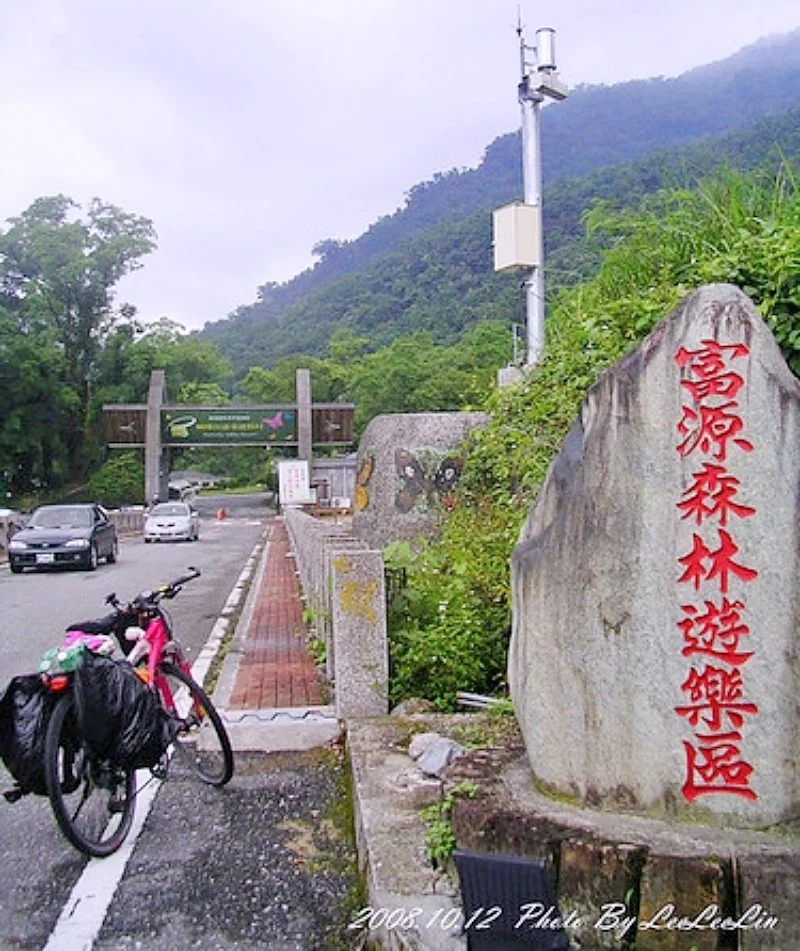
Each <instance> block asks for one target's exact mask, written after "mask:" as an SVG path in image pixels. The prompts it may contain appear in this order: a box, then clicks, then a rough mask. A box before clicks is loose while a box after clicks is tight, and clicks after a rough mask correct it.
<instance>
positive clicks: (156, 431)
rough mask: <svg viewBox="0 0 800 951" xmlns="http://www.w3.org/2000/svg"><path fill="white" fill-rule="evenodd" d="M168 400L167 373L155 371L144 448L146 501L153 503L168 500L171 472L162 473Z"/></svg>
mask: <svg viewBox="0 0 800 951" xmlns="http://www.w3.org/2000/svg"><path fill="white" fill-rule="evenodd" d="M165 398H166V383H165V371H164V370H153V371H152V373H151V374H150V387H149V389H148V391H147V421H146V424H145V447H144V499H145V502H146V503H149V502H151V501H152V500H153V499H154V498H156V496H158V497H159V498H161V497H162V493H163V498H164V499H165V500H166V491H167V490H168V482H169V472H167V473H166V474H164V473H163V472H162V446H161V407H162V406H163V404H164V400H165Z"/></svg>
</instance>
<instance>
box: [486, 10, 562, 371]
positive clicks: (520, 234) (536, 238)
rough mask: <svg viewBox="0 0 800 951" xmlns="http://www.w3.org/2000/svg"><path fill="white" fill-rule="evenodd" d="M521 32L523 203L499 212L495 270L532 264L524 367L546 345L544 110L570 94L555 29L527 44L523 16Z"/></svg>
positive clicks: (534, 361) (538, 34)
mask: <svg viewBox="0 0 800 951" xmlns="http://www.w3.org/2000/svg"><path fill="white" fill-rule="evenodd" d="M517 35H518V36H519V54H520V73H521V81H520V84H519V87H518V97H519V103H520V108H521V110H522V189H523V201H522V203H521V204H520V203H515V204H513V205H507V206H506V207H505V208H500V209H498V210H497V211H496V212H495V270H500V271H508V270H519V269H527V268H530V271H529V273H528V276H527V277H526V278H525V280H524V282H523V288H524V292H525V313H526V344H527V347H526V353H525V369H532V368H533V367H534V366H536V364H537V363H538V362H539V359H540V356H541V352H542V349H543V347H544V324H545V302H544V294H545V288H544V230H543V226H542V147H541V132H540V110H541V106H542V103H543V102H544V101H545V99H553V100H562V99H566V98H567V88H566V86H565V85H564V84H563V83H562V82H561V80H560V79H559V76H558V72H557V71H556V62H555V41H554V37H555V30H553V29H552V28H551V27H540V28H539V29H538V30H537V31H536V45H535V46H528V45H527V44H526V43H525V37H524V33H523V28H522V22H521V20H520V21H519V22H518V25H517Z"/></svg>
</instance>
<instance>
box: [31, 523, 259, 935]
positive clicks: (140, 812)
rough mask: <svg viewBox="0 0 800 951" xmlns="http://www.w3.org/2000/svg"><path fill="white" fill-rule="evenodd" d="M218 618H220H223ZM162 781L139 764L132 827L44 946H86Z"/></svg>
mask: <svg viewBox="0 0 800 951" xmlns="http://www.w3.org/2000/svg"><path fill="white" fill-rule="evenodd" d="M262 544H263V539H262V540H261V541H259V542H258V544H257V545H256V546H255V548H254V549H253V551H252V553H251V554H250V557H249V558H248V559H247V562H246V564H245V566H244V568H243V569H242V572H241V574H240V575H239V577H238V579H237V581H236V584H235V585H234V586H233V589H232V590H231V593H230V594H229V595H228V600H227V601H226V602H225V607H224V608H223V617H221V618H220V619H219V620H218V621H217V623H216V624H215V625H214V628H213V629H212V631H211V634H210V635H209V638H208V640H207V641H206V644H205V645H204V647H203V649H202V650H201V651H200V655H199V657H198V658H197V660H196V661H195V663H194V664H193V666H192V676H193V677H194V678H195V680H198V681H199V682H200V683H202V682H203V680H204V678H205V675H206V673H207V672H208V668H209V666H210V664H211V661H212V660H213V657H214V654H216V652H217V650H218V649H219V646H220V644H221V642H222V634H223V631H224V629H226V628H227V624H228V620H227V618H225V617H224V615H225V614H228V615H230V613H231V611H232V610H233V609H234V608H235V607H236V606H237V605H238V603H239V601H240V600H241V598H242V597H243V594H244V591H245V590H246V588H247V583H248V581H249V580H250V578H251V577H252V574H253V572H254V571H255V568H256V566H257V564H258V557H257V552H258V551H259V549H260V547H261V546H262ZM223 620H224V624H222V623H221V622H223ZM160 786H161V780H156V779H153V777H152V776H151V774H150V770H147V769H145V770H138V771H137V773H136V788H137V789H141V792H140V793H137V796H136V813H135V815H134V818H133V825H132V826H131V831H130V832H129V833H128V837H127V838H126V840H125V842H124V843H123V844H122V845H121V846H120V848H119V849H118V851H116V852H115V853H114V854H113V855H110V856H109V857H108V858H105V859H96V858H92V859H89V862H88V863H87V865H86V868H85V869H84V870H83V872H82V874H81V876H80V878H79V879H78V881H77V882H76V883H75V885H74V887H73V889H72V891H71V892H70V895H69V898H68V899H67V902H66V904H65V905H64V907H63V908H62V910H61V915H60V916H59V919H58V921H57V922H56V925H55V928H53V931H52V933H51V934H50V937H49V938H48V940H47V944H46V945H45V946H44V951H90V949H91V947H92V945H93V944H94V941H95V939H96V938H97V936H98V934H100V929H101V928H102V927H103V922H104V921H105V917H106V914H107V912H108V908H109V905H110V904H111V900H112V899H113V897H114V893H115V892H116V890H117V886H118V885H119V883H120V881H121V880H122V876H123V875H124V873H125V867H126V865H127V864H128V860H129V859H130V857H131V855H132V854H133V849H134V846H135V845H136V840H137V838H138V837H139V833H140V832H141V831H142V829H143V827H144V824H145V821H146V819H147V816H148V815H149V814H150V809H151V808H152V806H153V802H154V800H155V798H156V793H157V792H158V790H159V788H160Z"/></svg>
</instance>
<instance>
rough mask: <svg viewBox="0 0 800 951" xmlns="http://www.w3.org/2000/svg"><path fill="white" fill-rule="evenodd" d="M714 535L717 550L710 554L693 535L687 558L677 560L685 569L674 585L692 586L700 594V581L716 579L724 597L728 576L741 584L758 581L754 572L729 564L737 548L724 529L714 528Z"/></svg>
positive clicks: (752, 569) (735, 564)
mask: <svg viewBox="0 0 800 951" xmlns="http://www.w3.org/2000/svg"><path fill="white" fill-rule="evenodd" d="M717 533H718V534H719V540H720V546H719V548H717V549H716V550H712V549H711V548H709V547H708V546H707V545H706V543H705V542H704V541H703V539H702V538H701V537H700V536H699V535H693V536H692V537H693V538H694V547H693V548H692V550H691V551H690V552H689V553H688V554H687V555H684V556H683V557H682V558H679V559H678V561H679V562H680V563H681V564H682V565H684V566H685V570H684V572H683V574H682V575H681V576H680V578H678V581H679V582H683V581H687V582H692V583H693V584H694V588H695V591H699V590H700V584H701V583H702V582H703V581H712V580H713V579H714V578H719V588H720V591H721V592H722V593H723V594H727V593H728V590H729V588H730V575H735V576H736V577H737V578H740V579H741V580H742V581H752V580H753V578H756V577H758V572H757V571H756V570H755V569H754V568H748V567H746V566H745V565H740V564H737V563H736V562H735V561H734V560H733V556H734V555H735V554H737V552H738V551H739V548H738V546H737V545H736V542H734V540H733V539H732V538H731V536H730V535H729V534H728V533H727V532H726V531H725V529H724V528H718V529H717Z"/></svg>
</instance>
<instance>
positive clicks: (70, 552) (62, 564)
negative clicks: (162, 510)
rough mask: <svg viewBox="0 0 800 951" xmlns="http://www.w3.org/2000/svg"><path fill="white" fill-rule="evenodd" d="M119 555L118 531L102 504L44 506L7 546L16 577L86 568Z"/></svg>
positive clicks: (93, 566) (37, 510) (10, 563)
mask: <svg viewBox="0 0 800 951" xmlns="http://www.w3.org/2000/svg"><path fill="white" fill-rule="evenodd" d="M118 555H119V540H118V539H117V529H116V527H115V526H114V524H113V522H112V521H111V520H110V519H109V517H108V513H107V512H106V510H105V509H104V508H103V507H102V506H101V505H96V504H91V503H80V504H77V503H76V504H70V505H42V506H40V507H39V508H38V509H36V511H35V512H34V513H33V515H31V517H30V518H29V519H28V521H27V522H26V524H25V527H24V528H22V529H20V531H18V532H16V533H15V534H14V536H13V537H12V538H11V539H10V540H9V543H8V563H9V566H10V568H11V570H12V571H13V572H14V573H15V574H19V572H21V571H22V570H23V569H24V568H86V569H88V570H89V571H94V569H95V568H96V567H97V563H98V561H99V560H100V559H101V558H105V560H106V561H107V562H108V563H109V564H111V563H112V562H115V561H116V560H117V557H118Z"/></svg>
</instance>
